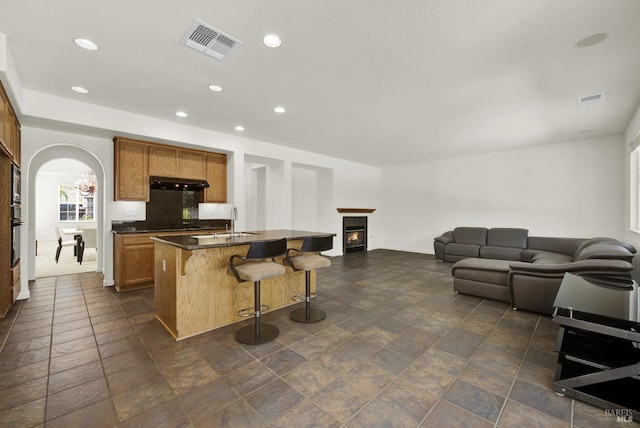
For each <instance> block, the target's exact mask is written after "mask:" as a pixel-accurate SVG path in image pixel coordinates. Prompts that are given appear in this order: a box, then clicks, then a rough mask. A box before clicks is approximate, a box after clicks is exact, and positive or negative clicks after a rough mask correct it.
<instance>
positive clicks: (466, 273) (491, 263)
mask: <svg viewBox="0 0 640 428" xmlns="http://www.w3.org/2000/svg"><path fill="white" fill-rule="evenodd" d="M510 263H512V261H509V260H493V259H464V260H460V261H459V262H456V263H455V264H454V265H453V266H452V267H451V275H453V277H454V278H460V279H467V280H473V281H477V282H485V283H489V284H499V285H504V286H506V285H507V284H508V281H509V270H510V267H509V264H510Z"/></svg>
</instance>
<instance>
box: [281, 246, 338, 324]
mask: <svg viewBox="0 0 640 428" xmlns="http://www.w3.org/2000/svg"><path fill="white" fill-rule="evenodd" d="M331 248H333V236H319V237H318V236H314V237H308V238H304V241H302V246H301V247H300V250H296V249H295V248H289V249H288V250H287V257H286V260H287V263H288V264H289V266H291V267H292V268H293V270H296V271H301V270H303V271H305V294H304V295H302V294H297V295H295V296H293V297H292V299H293V300H297V301H302V300H304V301H305V307H304V308H299V309H295V310H294V311H292V312H291V313H290V314H289V318H291V319H292V320H293V321H298V322H305V323H311V322H318V321H322V320H323V319H325V318H326V317H327V314H326V313H325V312H324V311H323V310H320V309H316V308H312V307H311V299H312V298H314V297H316V294H315V293H311V271H312V270H314V269H321V268H327V267H329V266H331V260H329V259H328V258H326V257H323V256H321V255H320V254H309V253H319V252H320V251H326V250H330V249H331ZM293 253H299V255H294V256H292V254H293Z"/></svg>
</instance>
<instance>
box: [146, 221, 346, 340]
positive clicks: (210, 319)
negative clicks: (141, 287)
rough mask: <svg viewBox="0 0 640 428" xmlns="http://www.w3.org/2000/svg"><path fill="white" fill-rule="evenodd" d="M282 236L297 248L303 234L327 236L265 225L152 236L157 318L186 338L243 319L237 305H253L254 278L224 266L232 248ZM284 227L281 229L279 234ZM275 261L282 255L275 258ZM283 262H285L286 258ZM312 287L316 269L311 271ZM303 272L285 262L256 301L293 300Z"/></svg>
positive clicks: (276, 304) (272, 304)
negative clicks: (245, 232)
mask: <svg viewBox="0 0 640 428" xmlns="http://www.w3.org/2000/svg"><path fill="white" fill-rule="evenodd" d="M277 232H281V233H280V236H279V237H280V238H282V237H287V238H288V240H287V246H288V247H289V248H300V246H301V245H302V239H296V237H298V235H302V236H305V235H306V236H327V235H331V236H334V234H319V233H315V232H297V231H264V232H255V234H254V235H253V236H252V237H251V238H246V237H243V238H218V239H213V238H212V239H195V238H190V237H188V236H178V237H157V238H153V240H154V241H155V242H154V260H155V262H154V264H155V279H156V280H155V310H156V318H157V319H158V320H159V321H160V322H161V323H162V325H163V326H164V327H165V328H166V329H167V330H168V331H169V332H170V333H171V335H172V336H173V337H174V338H175V339H176V340H181V339H185V338H188V337H191V336H195V335H197V334H201V333H204V332H207V331H210V330H213V329H216V328H219V327H222V326H225V325H229V324H232V323H235V322H238V321H242V320H246V319H247V318H246V317H239V316H238V315H237V312H238V311H239V310H240V309H245V308H253V306H254V297H253V283H251V282H243V283H238V282H237V281H236V279H235V277H234V276H233V274H232V273H231V271H230V270H229V259H230V257H231V256H232V255H234V254H239V255H245V254H246V253H247V250H248V249H249V243H250V242H251V241H255V240H265V239H274V238H273V237H274V236H278V233H277ZM282 232H284V234H282ZM276 260H277V261H278V262H279V263H283V260H282V259H280V260H278V259H276ZM285 266H286V264H285ZM311 281H312V282H311V288H312V290H313V291H315V287H316V272H315V271H312V272H311ZM304 288H305V274H304V272H302V271H299V272H294V271H293V269H291V268H290V267H288V266H286V273H285V275H282V276H280V277H276V278H269V279H266V280H263V281H262V282H261V301H262V304H263V305H268V306H269V308H270V310H271V311H273V310H276V309H279V308H282V307H285V306H289V305H293V304H295V303H297V302H295V301H293V300H292V297H293V296H294V295H295V294H300V293H303V292H304Z"/></svg>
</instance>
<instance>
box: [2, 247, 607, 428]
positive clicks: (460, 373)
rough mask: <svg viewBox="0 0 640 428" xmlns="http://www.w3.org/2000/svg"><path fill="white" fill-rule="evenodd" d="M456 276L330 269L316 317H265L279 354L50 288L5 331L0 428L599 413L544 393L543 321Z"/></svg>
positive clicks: (572, 421)
mask: <svg viewBox="0 0 640 428" xmlns="http://www.w3.org/2000/svg"><path fill="white" fill-rule="evenodd" d="M449 271H450V265H448V264H443V263H438V262H435V261H434V259H433V257H432V256H428V255H422V254H413V253H403V252H397V251H388V250H376V251H371V252H369V253H356V254H350V255H348V256H345V257H334V258H332V267H331V268H328V269H323V270H321V271H319V272H318V287H319V293H320V296H319V297H318V298H317V299H316V300H315V301H314V305H317V307H321V308H323V309H325V310H326V311H327V313H328V316H327V319H326V320H324V321H322V322H319V323H315V324H299V323H295V322H293V321H290V320H289V318H288V312H289V311H290V310H291V309H292V308H291V307H290V308H285V309H283V310H279V311H274V312H271V313H267V314H265V316H264V320H265V321H269V322H272V323H275V324H276V325H277V326H278V327H279V328H280V331H281V333H280V336H279V337H278V338H277V339H276V340H275V341H273V342H270V343H267V344H263V345H259V346H241V345H239V344H238V343H236V342H235V341H234V338H233V334H234V332H235V330H236V329H237V328H238V325H233V326H230V327H226V328H223V329H219V330H216V331H213V332H209V333H205V334H202V335H199V336H197V337H193V338H190V339H186V340H183V341H180V342H176V341H174V340H173V339H172V338H171V337H170V336H169V334H168V333H167V332H166V331H165V330H164V329H163V328H162V327H161V325H160V324H159V323H158V322H157V321H156V320H155V319H154V317H153V290H152V289H146V290H140V291H133V292H128V293H122V294H118V293H116V292H115V290H113V289H111V288H104V287H103V286H102V285H101V284H102V279H101V277H100V276H98V275H97V274H79V275H70V276H61V277H57V278H44V279H39V280H37V281H35V282H34V283H33V285H32V287H31V298H30V299H29V300H27V301H22V302H18V303H17V304H16V305H15V306H14V308H13V309H12V310H11V313H10V314H9V315H8V316H7V317H6V318H5V319H3V320H1V321H0V340H2V343H3V347H2V350H1V351H0V425H1V426H3V427H14V426H15V427H32V426H46V427H85V426H91V427H99V426H103V427H111V426H122V427H160V426H162V427H214V426H223V427H244V426H251V427H259V426H272V427H307V426H316V427H342V426H344V427H382V426H385V427H417V426H421V427H422V426H424V427H442V426H472V427H484V426H486V427H491V426H499V427H523V426H540V427H555V426H557V427H571V426H573V427H583V428H587V427H593V426H599V427H601V426H607V425H609V426H617V423H616V422H615V420H612V418H610V417H606V416H605V413H604V411H603V410H601V409H597V408H595V407H592V406H589V405H586V404H584V403H581V402H579V401H574V400H572V399H570V398H567V397H559V396H557V395H556V394H554V392H553V391H552V389H551V383H552V379H553V373H554V363H555V359H556V354H555V353H554V351H553V348H554V341H555V337H556V333H557V327H556V325H555V324H553V323H552V321H551V319H550V318H548V317H544V316H538V315H535V314H531V313H526V312H516V311H513V310H511V309H510V308H509V307H508V305H506V304H504V303H500V302H494V301H490V300H483V299H479V298H475V297H470V296H462V295H456V294H455V293H454V292H453V291H452V279H451V277H450V273H449Z"/></svg>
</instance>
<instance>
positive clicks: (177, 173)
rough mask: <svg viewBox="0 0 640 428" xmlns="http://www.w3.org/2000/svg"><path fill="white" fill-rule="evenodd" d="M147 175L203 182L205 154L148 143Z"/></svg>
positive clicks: (205, 173) (205, 172)
mask: <svg viewBox="0 0 640 428" xmlns="http://www.w3.org/2000/svg"><path fill="white" fill-rule="evenodd" d="M149 175H158V176H161V177H179V178H190V179H194V180H204V179H205V177H206V175H207V171H206V163H205V153H204V152H200V151H197V150H189V149H180V148H177V147H171V146H161V145H155V144H151V143H150V145H149Z"/></svg>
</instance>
